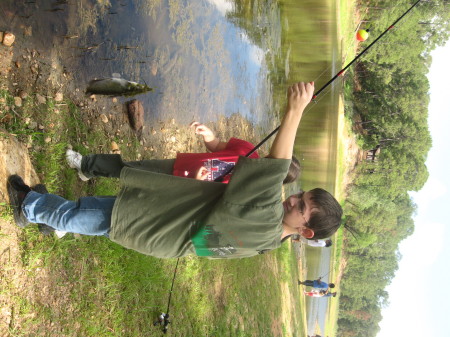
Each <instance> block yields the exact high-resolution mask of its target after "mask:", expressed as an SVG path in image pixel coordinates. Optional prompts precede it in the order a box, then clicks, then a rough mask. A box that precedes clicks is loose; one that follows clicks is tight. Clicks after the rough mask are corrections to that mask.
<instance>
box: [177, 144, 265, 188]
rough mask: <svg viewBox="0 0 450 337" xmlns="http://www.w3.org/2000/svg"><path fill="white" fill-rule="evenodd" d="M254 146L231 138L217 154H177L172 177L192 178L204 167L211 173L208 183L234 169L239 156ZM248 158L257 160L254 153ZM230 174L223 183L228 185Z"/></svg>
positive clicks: (256, 155) (256, 154)
mask: <svg viewBox="0 0 450 337" xmlns="http://www.w3.org/2000/svg"><path fill="white" fill-rule="evenodd" d="M253 148H254V146H253V144H252V143H249V142H247V141H245V140H242V139H237V138H231V139H230V140H229V141H228V143H227V145H226V147H225V149H224V150H222V151H217V152H207V153H178V154H177V158H176V160H175V164H174V166H173V175H174V176H179V177H186V178H194V179H195V174H196V173H197V171H198V170H199V169H200V167H202V166H204V167H206V168H207V169H208V171H209V172H210V173H211V174H210V175H209V177H210V179H207V180H210V181H213V180H214V179H216V178H217V177H219V176H221V175H222V174H223V173H224V172H226V171H227V170H228V169H229V168H230V167H234V165H235V164H236V162H237V160H238V158H239V156H245V155H246V154H247V153H249V152H250V151H251V150H253ZM250 158H259V156H258V153H257V152H254V153H252V155H251V156H250ZM230 176H231V174H228V175H227V176H225V177H224V179H223V181H222V182H223V183H228V181H229V180H230Z"/></svg>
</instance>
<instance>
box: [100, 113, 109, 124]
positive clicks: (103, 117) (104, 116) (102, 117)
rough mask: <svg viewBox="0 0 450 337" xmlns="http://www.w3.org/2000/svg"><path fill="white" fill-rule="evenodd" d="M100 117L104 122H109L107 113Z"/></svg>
mask: <svg viewBox="0 0 450 337" xmlns="http://www.w3.org/2000/svg"><path fill="white" fill-rule="evenodd" d="M100 119H101V120H102V122H103V123H105V124H106V123H108V122H109V120H108V117H106V115H105V114H100Z"/></svg>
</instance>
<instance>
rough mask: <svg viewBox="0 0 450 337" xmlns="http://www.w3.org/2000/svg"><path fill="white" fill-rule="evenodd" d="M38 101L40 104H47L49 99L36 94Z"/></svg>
mask: <svg viewBox="0 0 450 337" xmlns="http://www.w3.org/2000/svg"><path fill="white" fill-rule="evenodd" d="M36 99H37V101H38V103H39V104H45V103H47V99H46V98H45V97H44V96H42V95H39V94H36Z"/></svg>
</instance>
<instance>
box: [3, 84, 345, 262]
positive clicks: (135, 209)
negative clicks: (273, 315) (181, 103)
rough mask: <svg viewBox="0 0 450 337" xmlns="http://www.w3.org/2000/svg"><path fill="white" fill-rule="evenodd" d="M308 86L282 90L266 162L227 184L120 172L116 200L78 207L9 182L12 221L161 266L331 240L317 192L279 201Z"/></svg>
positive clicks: (335, 223) (241, 169)
mask: <svg viewBox="0 0 450 337" xmlns="http://www.w3.org/2000/svg"><path fill="white" fill-rule="evenodd" d="M313 93H314V84H313V83H312V82H311V83H303V82H300V83H296V84H294V85H293V86H291V87H290V88H289V89H288V106H287V111H286V114H285V115H284V117H283V120H282V123H281V125H280V128H279V130H278V134H277V136H276V138H275V140H274V142H273V144H272V147H271V149H270V153H269V156H268V157H267V158H245V157H241V158H239V160H238V162H237V164H236V166H235V168H234V171H233V175H232V177H231V179H230V182H229V183H228V184H222V183H217V182H209V181H199V180H195V179H184V178H181V177H177V176H172V175H168V174H161V173H155V172H149V171H145V170H139V169H135V168H130V167H124V168H123V169H122V170H121V173H120V181H121V185H122V188H121V191H120V192H119V195H118V196H117V197H107V198H99V197H84V198H80V199H79V200H78V202H72V201H68V200H65V199H63V198H61V197H59V196H56V195H52V194H40V193H37V192H34V191H31V190H30V188H29V187H28V186H27V185H25V183H24V182H23V181H22V179H21V178H20V177H18V176H12V177H10V179H9V186H10V198H11V200H12V203H13V206H15V209H14V215H15V218H16V219H18V221H21V220H23V219H25V220H26V221H30V222H34V223H45V224H47V225H49V226H51V227H54V228H56V229H58V230H63V231H67V232H74V233H80V234H86V235H107V236H108V237H109V238H110V239H111V240H112V241H114V242H116V243H118V244H120V245H122V246H124V247H126V248H130V249H133V250H136V251H139V252H141V253H143V254H147V255H152V256H155V257H160V258H170V257H181V256H186V255H191V254H192V255H197V256H206V257H209V258H238V257H249V256H254V255H257V254H260V253H264V252H265V251H268V250H272V249H275V248H278V247H280V245H281V242H282V241H283V240H285V239H286V238H288V237H289V236H290V235H292V234H300V235H302V236H303V237H305V238H308V239H312V238H314V239H316V238H317V239H320V238H326V237H329V236H331V235H332V234H333V233H334V232H335V231H336V230H337V229H338V228H339V226H340V221H341V217H342V208H341V207H340V205H339V203H338V202H337V201H336V200H335V199H334V198H333V196H332V195H331V194H330V193H328V192H327V191H325V190H322V189H319V188H316V189H313V190H311V191H308V192H301V193H299V194H295V195H292V196H290V197H289V198H288V199H286V200H285V201H284V202H280V200H281V186H282V182H283V179H284V178H285V176H286V172H287V171H288V168H289V165H290V162H291V158H292V151H293V146H294V141H295V136H296V131H297V128H298V126H299V123H300V120H301V117H302V115H303V111H304V109H305V107H306V106H307V104H308V103H309V102H310V101H311V98H312V95H313Z"/></svg>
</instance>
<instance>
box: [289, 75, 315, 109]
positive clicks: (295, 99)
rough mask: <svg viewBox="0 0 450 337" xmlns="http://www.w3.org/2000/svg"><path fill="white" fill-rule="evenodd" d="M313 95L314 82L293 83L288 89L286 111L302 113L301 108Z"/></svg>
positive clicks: (303, 107)
mask: <svg viewBox="0 0 450 337" xmlns="http://www.w3.org/2000/svg"><path fill="white" fill-rule="evenodd" d="M313 95H314V82H309V83H304V82H299V83H295V84H293V85H292V86H291V87H289V89H288V109H287V111H292V112H297V113H301V114H303V110H304V109H305V107H306V106H307V105H308V103H309V102H311V99H312V97H313Z"/></svg>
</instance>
